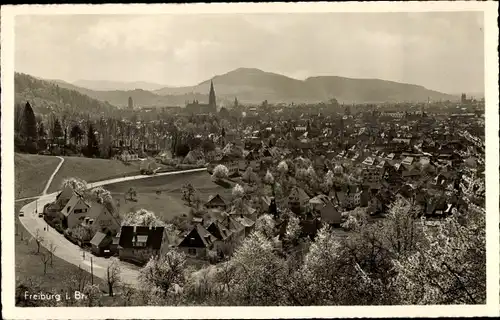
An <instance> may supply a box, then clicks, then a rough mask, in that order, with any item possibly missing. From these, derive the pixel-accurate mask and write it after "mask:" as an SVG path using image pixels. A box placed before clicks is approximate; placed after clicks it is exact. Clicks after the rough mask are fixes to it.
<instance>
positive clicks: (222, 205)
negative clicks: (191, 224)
mask: <svg viewBox="0 0 500 320" xmlns="http://www.w3.org/2000/svg"><path fill="white" fill-rule="evenodd" d="M227 206H228V205H227V203H226V201H224V199H222V197H221V196H220V195H219V194H216V195H215V196H211V197H210V198H209V199H208V201H207V202H206V203H205V207H206V208H207V209H220V210H226V209H227Z"/></svg>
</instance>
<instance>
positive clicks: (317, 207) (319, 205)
mask: <svg viewBox="0 0 500 320" xmlns="http://www.w3.org/2000/svg"><path fill="white" fill-rule="evenodd" d="M309 203H311V204H312V205H313V208H312V209H313V212H317V213H319V215H320V217H321V222H322V223H327V224H330V225H334V226H339V225H340V223H341V218H342V215H341V214H340V212H339V211H338V210H337V208H335V207H334V206H333V203H332V202H331V201H330V200H329V199H328V197H327V196H325V195H321V196H316V197H314V198H312V199H311V200H310V201H309Z"/></svg>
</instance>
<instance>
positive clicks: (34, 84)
mask: <svg viewBox="0 0 500 320" xmlns="http://www.w3.org/2000/svg"><path fill="white" fill-rule="evenodd" d="M60 83H64V82H62V81H60ZM14 91H15V103H16V104H24V103H26V102H27V101H29V102H30V104H31V105H32V107H33V108H34V109H35V110H36V111H37V112H41V113H46V112H50V111H57V110H62V109H65V110H74V111H83V112H92V113H101V112H105V111H107V110H110V109H112V108H115V107H114V106H113V105H111V104H109V103H106V102H103V101H100V100H98V99H93V98H91V97H89V96H88V95H85V94H83V93H81V92H79V91H78V90H73V89H71V88H64V86H60V85H59V84H58V83H56V82H54V81H48V80H42V79H38V78H35V77H32V76H30V75H27V74H23V73H17V72H16V73H15V74H14Z"/></svg>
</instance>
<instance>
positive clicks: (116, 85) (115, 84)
mask: <svg viewBox="0 0 500 320" xmlns="http://www.w3.org/2000/svg"><path fill="white" fill-rule="evenodd" d="M73 85H75V86H77V87H82V88H85V89H90V90H95V91H116V90H120V91H129V90H135V89H140V90H146V91H154V90H158V89H161V88H164V87H165V85H162V84H158V83H152V82H146V81H135V82H121V81H106V80H102V81H96V80H78V81H75V82H73Z"/></svg>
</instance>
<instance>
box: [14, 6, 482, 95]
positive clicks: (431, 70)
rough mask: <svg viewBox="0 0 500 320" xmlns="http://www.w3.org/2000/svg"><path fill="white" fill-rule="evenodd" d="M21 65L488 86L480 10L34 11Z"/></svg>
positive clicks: (445, 88) (71, 74) (161, 79)
mask: <svg viewBox="0 0 500 320" xmlns="http://www.w3.org/2000/svg"><path fill="white" fill-rule="evenodd" d="M14 32H15V69H16V71H18V72H23V73H28V74H31V75H33V76H38V77H42V78H46V79H59V80H65V81H68V82H74V81H76V80H80V79H85V80H111V81H125V82H132V81H147V82H152V83H159V84H164V85H166V86H185V85H195V84H198V83H200V82H202V81H205V80H207V79H210V78H211V77H213V76H215V75H219V74H224V73H226V72H229V71H231V70H234V69H236V68H240V67H245V68H258V69H261V70H263V71H268V72H275V73H280V74H283V75H286V76H290V77H293V78H296V79H305V78H307V77H309V76H320V75H335V76H343V77H350V78H378V79H383V80H391V81H398V82H405V83H412V84H418V85H422V86H424V87H426V88H428V89H433V90H438V91H441V92H446V93H460V92H478V93H480V92H484V34H483V14H482V13H481V12H427V13H290V14H286V13H273V14H217V15H215V14H204V15H201V14H196V15H194V14H193V15H180V14H162V15H32V16H26V15H25V16H17V17H16V20H15V31H14Z"/></svg>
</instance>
